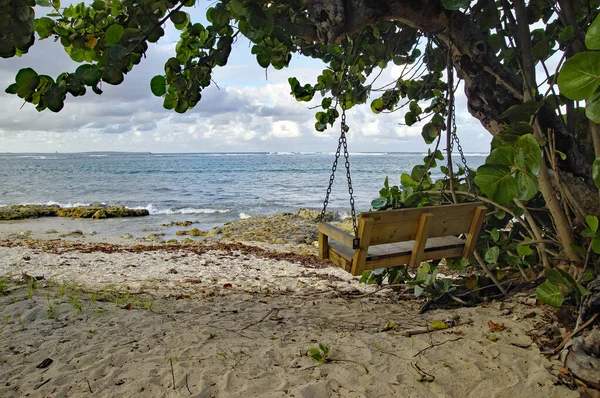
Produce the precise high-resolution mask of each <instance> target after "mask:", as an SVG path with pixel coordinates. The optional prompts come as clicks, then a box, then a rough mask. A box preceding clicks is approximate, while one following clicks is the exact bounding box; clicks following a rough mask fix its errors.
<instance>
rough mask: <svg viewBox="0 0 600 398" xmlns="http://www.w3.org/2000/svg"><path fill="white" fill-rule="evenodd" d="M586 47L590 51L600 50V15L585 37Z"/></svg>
mask: <svg viewBox="0 0 600 398" xmlns="http://www.w3.org/2000/svg"><path fill="white" fill-rule="evenodd" d="M585 45H586V46H587V48H589V49H590V50H600V15H598V16H596V19H594V22H592V24H591V25H590V27H589V28H588V31H587V33H586V35H585Z"/></svg>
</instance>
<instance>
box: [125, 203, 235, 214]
mask: <svg viewBox="0 0 600 398" xmlns="http://www.w3.org/2000/svg"><path fill="white" fill-rule="evenodd" d="M135 209H146V210H148V213H150V214H169V215H170V214H214V213H220V214H223V213H228V212H229V209H204V208H194V207H184V208H181V209H171V208H166V209H159V208H157V207H155V206H154V205H153V204H152V203H150V204H149V205H147V206H138V207H135Z"/></svg>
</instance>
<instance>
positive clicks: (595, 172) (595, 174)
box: [592, 157, 600, 189]
mask: <svg viewBox="0 0 600 398" xmlns="http://www.w3.org/2000/svg"><path fill="white" fill-rule="evenodd" d="M592 178H593V179H594V182H595V183H596V187H597V188H598V189H600V157H597V158H596V160H594V163H593V164H592Z"/></svg>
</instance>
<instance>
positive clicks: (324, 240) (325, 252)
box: [319, 232, 329, 260]
mask: <svg viewBox="0 0 600 398" xmlns="http://www.w3.org/2000/svg"><path fill="white" fill-rule="evenodd" d="M319 258H322V259H324V260H326V259H328V258H329V237H328V236H327V235H325V234H324V233H322V232H319Z"/></svg>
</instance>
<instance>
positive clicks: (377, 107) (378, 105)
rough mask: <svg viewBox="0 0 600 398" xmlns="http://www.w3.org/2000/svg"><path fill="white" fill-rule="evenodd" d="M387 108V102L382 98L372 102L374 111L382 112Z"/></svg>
mask: <svg viewBox="0 0 600 398" xmlns="http://www.w3.org/2000/svg"><path fill="white" fill-rule="evenodd" d="M384 109H385V103H384V102H383V100H382V99H381V98H377V99H376V100H374V101H373V102H371V110H372V111H373V113H381V111H383V110H384Z"/></svg>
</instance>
